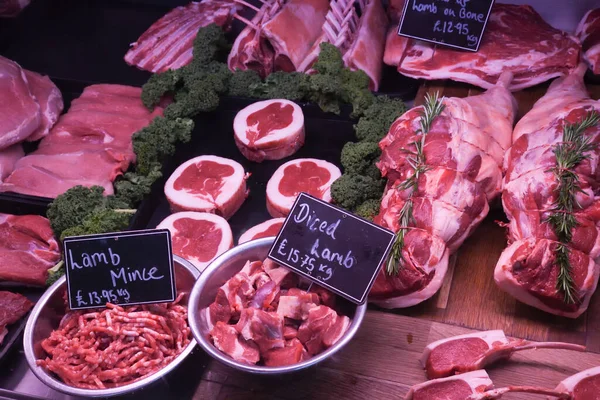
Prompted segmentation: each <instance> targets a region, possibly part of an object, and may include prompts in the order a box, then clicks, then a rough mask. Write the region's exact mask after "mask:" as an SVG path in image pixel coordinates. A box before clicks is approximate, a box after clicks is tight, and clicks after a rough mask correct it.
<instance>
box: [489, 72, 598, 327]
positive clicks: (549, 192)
mask: <svg viewBox="0 0 600 400" xmlns="http://www.w3.org/2000/svg"><path fill="white" fill-rule="evenodd" d="M586 69H587V67H586V65H585V64H583V63H582V64H581V65H580V66H579V67H578V68H577V69H576V70H575V71H574V72H573V73H571V74H570V75H569V76H567V77H565V78H560V79H558V80H556V81H554V82H553V83H552V84H551V85H550V88H549V89H548V91H547V93H546V94H545V95H544V96H543V97H542V98H540V99H539V100H538V101H537V102H536V103H535V105H534V106H533V108H532V110H531V111H530V112H528V113H527V114H526V115H525V116H524V117H523V118H522V119H521V120H520V121H519V123H518V124H517V125H516V126H515V129H514V132H513V145H512V147H511V148H510V150H509V151H508V152H507V154H506V159H505V165H504V168H505V171H506V176H505V178H504V189H503V193H502V204H503V206H504V211H505V213H506V215H507V217H508V219H509V224H508V242H509V246H508V247H507V248H506V249H505V250H504V251H503V252H502V254H501V256H500V259H499V260H498V263H497V265H496V269H495V272H494V279H495V281H496V283H497V284H498V286H499V287H500V288H501V289H502V290H504V291H506V292H507V293H509V294H511V295H512V296H514V297H515V298H516V299H517V300H519V301H521V302H523V303H526V304H528V305H530V306H533V307H536V308H539V309H541V310H544V311H546V312H549V313H552V314H556V315H561V316H565V317H570V318H576V317H578V316H579V315H581V314H582V313H583V312H585V310H586V309H587V307H588V304H589V301H590V298H591V296H592V294H593V293H594V291H595V290H596V286H597V284H598V278H599V276H600V267H599V266H598V264H597V262H598V260H599V257H600V239H599V236H600V235H599V231H598V221H599V220H600V214H599V213H598V210H600V208H599V207H600V203H599V202H598V200H597V197H596V193H597V190H598V186H599V184H600V181H599V180H598V178H599V177H600V170H599V169H598V167H597V165H598V159H599V157H600V153H599V151H598V148H597V145H596V144H597V143H598V142H599V141H600V126H598V125H595V126H590V127H589V128H588V129H586V130H585V131H583V132H582V135H585V137H587V138H588V139H589V141H590V143H592V144H593V145H594V148H593V149H592V150H591V151H588V152H587V153H586V154H585V157H584V159H583V160H582V161H581V162H580V163H579V164H578V165H576V167H575V168H574V169H573V170H572V172H573V173H574V174H575V177H576V178H577V179H578V180H579V182H580V186H581V191H577V192H576V193H575V206H574V209H573V213H572V215H573V218H574V220H575V221H577V224H576V226H575V227H574V228H573V230H572V238H571V241H570V242H569V243H567V244H566V246H567V248H568V249H569V250H568V258H569V260H570V275H571V277H572V279H573V291H574V293H575V296H574V297H575V298H576V301H575V302H567V301H566V300H565V294H564V293H563V292H562V290H559V288H558V286H557V285H558V279H559V273H560V269H561V268H560V266H559V264H558V262H557V257H558V255H557V249H558V246H559V242H558V238H557V236H556V234H555V231H554V229H553V227H552V225H551V224H550V221H549V220H548V218H549V217H550V216H551V215H552V214H553V210H554V207H555V202H556V200H557V196H558V193H557V189H558V187H559V181H558V178H557V177H556V175H555V174H554V173H553V171H552V169H553V168H554V167H556V165H557V160H556V154H555V151H556V149H557V147H556V146H557V145H558V144H561V143H562V142H563V135H564V128H565V126H566V124H573V123H577V122H579V121H582V120H583V119H584V118H585V117H586V116H588V115H589V113H590V112H591V111H594V110H596V111H600V102H598V101H594V100H592V99H590V97H589V95H588V93H587V90H586V88H585V85H584V82H583V75H584V74H585V71H586Z"/></svg>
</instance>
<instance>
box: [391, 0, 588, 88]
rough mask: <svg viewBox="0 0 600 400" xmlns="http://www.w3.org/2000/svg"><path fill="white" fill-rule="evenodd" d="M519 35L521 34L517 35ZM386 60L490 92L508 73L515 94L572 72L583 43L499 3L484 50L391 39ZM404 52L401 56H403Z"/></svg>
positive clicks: (522, 8)
mask: <svg viewBox="0 0 600 400" xmlns="http://www.w3.org/2000/svg"><path fill="white" fill-rule="evenodd" d="M517 32H518V33H517ZM386 46H387V47H390V46H394V47H395V46H399V49H394V48H389V49H386V57H385V58H386V61H392V62H395V61H399V64H396V65H397V66H398V71H399V72H400V73H401V74H403V75H406V76H409V77H412V78H416V79H420V78H421V79H452V80H455V81H460V82H467V83H470V84H473V85H476V86H479V87H482V88H485V89H488V88H490V87H492V86H493V85H494V84H495V83H496V81H497V80H498V77H499V76H500V74H501V73H502V72H503V71H506V70H509V71H511V72H512V73H513V75H514V79H513V81H512V82H511V84H510V87H509V88H510V90H512V91H516V90H520V89H523V88H526V87H530V86H534V85H537V84H538V83H541V82H545V81H547V80H549V79H552V78H555V77H558V76H561V75H565V74H568V73H569V72H570V71H571V70H572V69H574V68H575V67H576V66H577V64H578V62H579V53H580V50H581V46H580V44H579V41H578V40H577V39H576V38H575V37H573V36H571V35H568V34H567V33H565V32H562V31H560V30H558V29H555V28H553V27H552V26H550V25H549V24H548V23H547V22H546V21H544V20H543V19H542V17H541V16H540V15H539V14H538V13H537V12H536V11H535V10H534V9H533V7H531V6H528V5H514V4H501V3H495V4H494V6H493V8H492V12H491V14H490V18H489V21H488V24H487V26H486V30H485V35H484V36H483V38H482V40H481V45H480V47H479V51H477V52H476V53H474V52H470V51H462V50H455V49H451V48H448V47H444V46H435V44H433V43H428V42H424V41H419V40H412V39H411V40H409V42H408V43H407V44H406V41H405V40H403V39H398V40H388V43H387V45H386ZM399 51H402V53H401V54H402V55H401V56H399V54H400V53H399Z"/></svg>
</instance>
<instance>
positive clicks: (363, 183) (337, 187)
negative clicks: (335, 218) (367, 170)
mask: <svg viewBox="0 0 600 400" xmlns="http://www.w3.org/2000/svg"><path fill="white" fill-rule="evenodd" d="M383 187H384V181H383V180H381V179H380V180H375V179H373V178H370V177H368V176H362V175H350V174H344V175H342V176H341V177H340V178H339V179H338V180H336V181H335V182H333V184H332V185H331V197H332V198H333V201H334V202H335V203H336V204H338V205H339V206H341V207H343V208H345V209H347V210H353V209H354V208H356V207H358V206H359V205H360V204H361V203H363V202H365V201H366V200H368V199H373V198H378V197H381V194H382V193H383Z"/></svg>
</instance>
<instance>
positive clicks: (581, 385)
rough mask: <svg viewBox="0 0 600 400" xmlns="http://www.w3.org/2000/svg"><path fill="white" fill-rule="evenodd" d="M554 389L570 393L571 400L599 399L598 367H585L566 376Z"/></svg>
mask: <svg viewBox="0 0 600 400" xmlns="http://www.w3.org/2000/svg"><path fill="white" fill-rule="evenodd" d="M555 390H557V391H561V392H564V391H566V392H568V393H570V394H571V396H572V397H571V399H572V400H598V399H600V367H595V368H590V369H586V370H585V371H581V372H579V373H577V374H575V375H572V376H570V377H568V378H567V379H565V380H563V381H562V382H561V383H559V384H558V386H557V387H556V389H555Z"/></svg>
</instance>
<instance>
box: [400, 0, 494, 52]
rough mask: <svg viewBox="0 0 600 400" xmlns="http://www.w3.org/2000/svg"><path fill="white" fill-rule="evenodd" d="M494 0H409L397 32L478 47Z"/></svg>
mask: <svg viewBox="0 0 600 400" xmlns="http://www.w3.org/2000/svg"><path fill="white" fill-rule="evenodd" d="M493 4H494V0H407V1H406V3H405V4H404V12H403V14H402V19H401V20H400V25H399V27H398V35H401V36H407V37H410V38H413V39H420V40H425V41H428V42H433V43H439V44H442V45H445V46H450V47H455V48H459V49H463V50H470V51H477V50H479V44H480V43H481V37H482V36H483V32H484V31H485V26H486V25H487V21H488V18H489V17H490V12H491V11H492V5H493Z"/></svg>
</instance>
